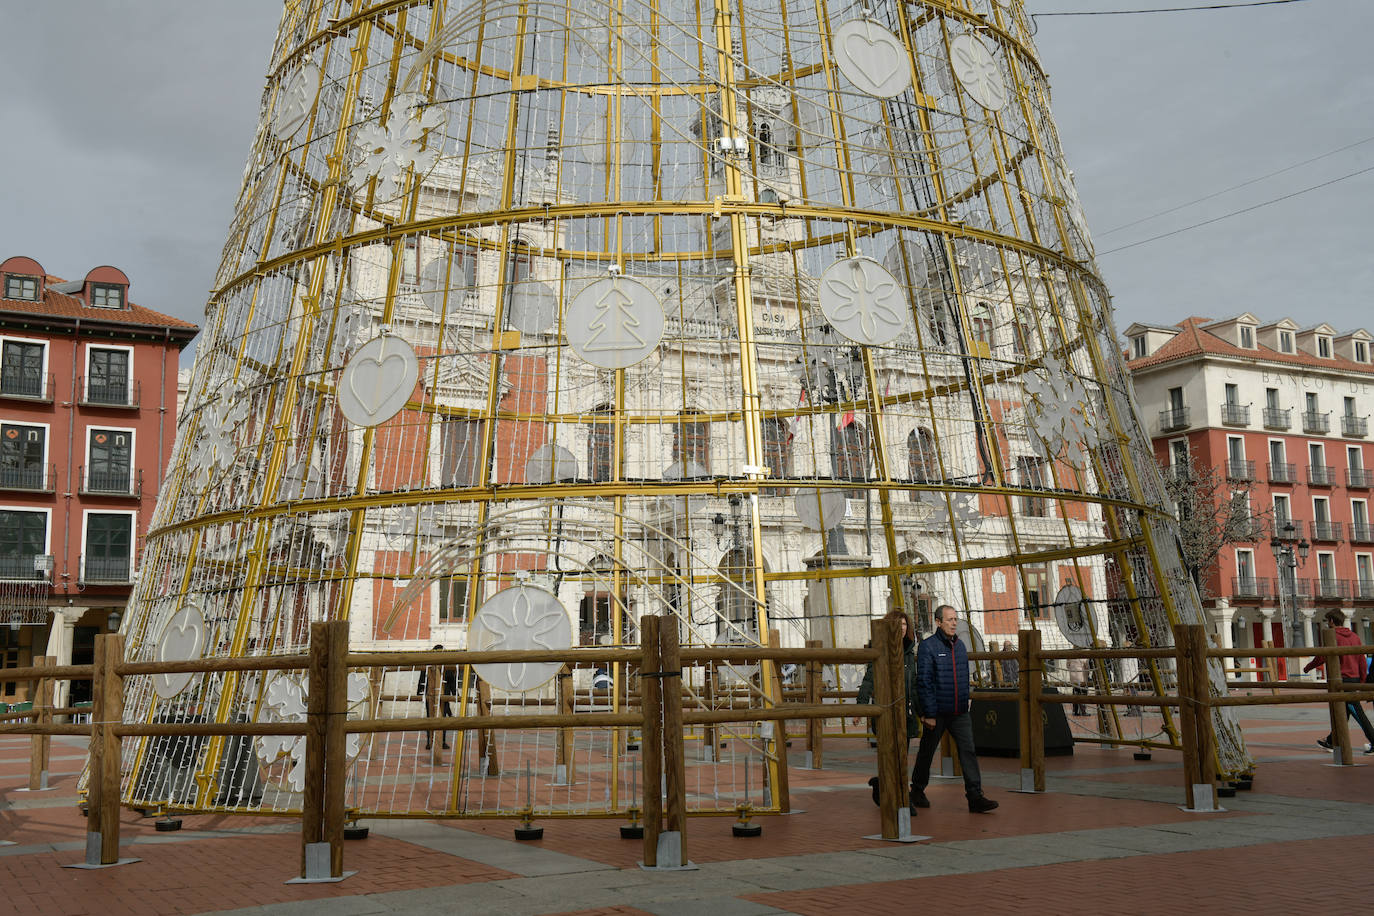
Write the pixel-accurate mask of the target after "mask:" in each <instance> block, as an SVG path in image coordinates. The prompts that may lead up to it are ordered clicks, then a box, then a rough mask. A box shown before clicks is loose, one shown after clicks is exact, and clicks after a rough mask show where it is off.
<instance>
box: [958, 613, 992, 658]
mask: <svg viewBox="0 0 1374 916" xmlns="http://www.w3.org/2000/svg"><path fill="white" fill-rule="evenodd" d="M954 635H955V636H957V637H959V638H960V639H962V640H963V641H964V648H965V649H967V650H968V651H970V652H986V651H987V644H986V643H984V642H983V634H982V633H979V632H978V628H977V627H975V626H974V625H973V624H971V623H969V622H968V618H967V617H960V618H959V620H958V622H957V623H955V624H954Z"/></svg>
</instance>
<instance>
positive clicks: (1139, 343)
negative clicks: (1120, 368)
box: [1131, 334, 1145, 359]
mask: <svg viewBox="0 0 1374 916" xmlns="http://www.w3.org/2000/svg"><path fill="white" fill-rule="evenodd" d="M1144 355H1145V335H1144V334H1141V335H1139V336H1137V337H1132V338H1131V359H1140V358H1141V357H1143V356H1144Z"/></svg>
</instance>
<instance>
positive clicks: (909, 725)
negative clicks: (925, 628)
mask: <svg viewBox="0 0 1374 916" xmlns="http://www.w3.org/2000/svg"><path fill="white" fill-rule="evenodd" d="M883 619H884V620H896V621H898V622H899V623H900V624H901V625H902V683H903V684H904V685H905V686H906V740H907V749H910V745H911V739H912V738H917V737H920V734H921V710H920V706H919V704H918V703H917V701H916V640H915V639H914V638H913V636H912V634H911V624H910V622H909V621H908V620H907V616H906V613H905V612H904V611H901V610H899V609H897V608H893V609H892V610H890V611H888V612H887V615H886V616H885V617H884V618H883ZM858 701H859V703H860V705H863V704H867V703H872V702H873V666H872V665H871V664H870V665H869V666H868V670H866V671H865V672H864V679H863V683H862V684H860V685H859V697H858ZM858 723H859V720H858V718H857V717H856V718H855V719H854V724H855V725H857V724H858ZM868 784H869V785H870V786H872V787H873V804H875V805H876V804H878V777H876V776H874V777H873V778H872V779H870V780H869V781H868Z"/></svg>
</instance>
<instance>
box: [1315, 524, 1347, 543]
mask: <svg viewBox="0 0 1374 916" xmlns="http://www.w3.org/2000/svg"><path fill="white" fill-rule="evenodd" d="M1340 539H1341V523H1340V522H1313V523H1312V540H1314V541H1339V540H1340Z"/></svg>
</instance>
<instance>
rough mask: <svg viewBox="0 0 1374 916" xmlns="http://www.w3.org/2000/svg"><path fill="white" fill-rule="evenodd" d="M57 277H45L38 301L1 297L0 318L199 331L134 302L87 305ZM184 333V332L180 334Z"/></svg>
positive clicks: (187, 322)
mask: <svg viewBox="0 0 1374 916" xmlns="http://www.w3.org/2000/svg"><path fill="white" fill-rule="evenodd" d="M61 282H62V281H61V280H60V279H59V278H57V277H52V276H49V277H45V278H44V284H43V298H42V299H40V300H39V301H37V302H29V301H27V300H24V299H5V298H0V321H3V320H4V319H5V318H6V317H7V316H8V315H10V314H23V315H38V316H43V317H47V318H81V319H84V320H88V321H102V322H112V323H115V324H127V325H136V326H142V327H153V328H171V329H172V330H176V331H190V332H192V333H194V332H196V331H199V330H200V328H198V327H197V326H196V325H194V324H191V323H190V322H189V321H182V320H181V319H180V318H173V317H172V316H171V315H164V314H162V313H161V312H155V311H153V310H152V309H149V308H144V307H143V306H141V305H136V304H134V303H132V302H130V303H129V304H128V307H127V308H122V309H102V308H92V307H91V306H88V305H86V303H85V301H84V300H83V299H81V297H79V296H72V295H68V294H67V293H63V292H59V291H57V290H55V289H53V288H52V287H53V284H55V283H61ZM177 336H179V337H180V336H184V335H180V334H179V335H177Z"/></svg>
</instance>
